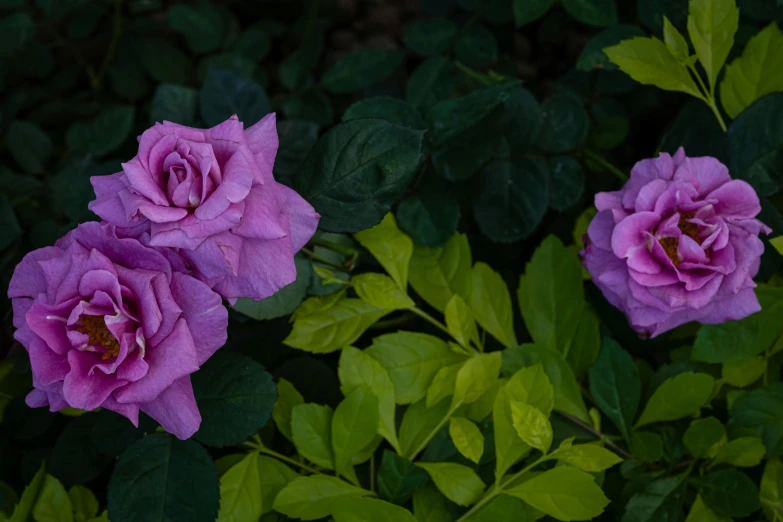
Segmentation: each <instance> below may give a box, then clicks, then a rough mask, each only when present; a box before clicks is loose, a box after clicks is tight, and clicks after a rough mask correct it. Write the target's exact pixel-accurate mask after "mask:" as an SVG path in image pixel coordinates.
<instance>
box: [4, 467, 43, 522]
mask: <svg viewBox="0 0 783 522" xmlns="http://www.w3.org/2000/svg"><path fill="white" fill-rule="evenodd" d="M46 477H47V474H46V469H45V468H44V465H43V464H41V467H40V468H38V471H37V472H36V473H35V476H34V477H33V480H31V481H30V483H29V484H28V485H27V486H25V488H24V491H22V498H20V499H19V502H18V503H17V504H16V506H14V512H13V514H12V515H11V518H9V519H8V522H27V521H28V520H29V518H30V511H31V510H32V509H33V506H34V504H35V500H36V499H37V498H38V494H39V493H40V492H41V488H42V487H43V485H44V482H45V481H46Z"/></svg>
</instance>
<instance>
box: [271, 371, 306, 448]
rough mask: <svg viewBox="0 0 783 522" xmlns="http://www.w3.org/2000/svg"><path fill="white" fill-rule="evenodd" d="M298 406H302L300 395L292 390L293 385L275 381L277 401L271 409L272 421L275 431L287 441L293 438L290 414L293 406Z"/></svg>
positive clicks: (302, 401)
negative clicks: (275, 427)
mask: <svg viewBox="0 0 783 522" xmlns="http://www.w3.org/2000/svg"><path fill="white" fill-rule="evenodd" d="M300 404H304V398H303V397H302V394H301V393H299V392H298V391H297V390H296V388H294V385H293V384H291V383H290V382H288V381H287V380H285V379H283V378H280V379H279V380H278V381H277V400H276V401H275V406H274V408H273V409H272V419H274V421H275V425H276V426H277V430H278V431H279V432H280V433H282V434H283V436H284V437H285V438H286V439H288V440H292V437H293V435H292V433H291V414H292V411H293V409H294V406H298V405H300Z"/></svg>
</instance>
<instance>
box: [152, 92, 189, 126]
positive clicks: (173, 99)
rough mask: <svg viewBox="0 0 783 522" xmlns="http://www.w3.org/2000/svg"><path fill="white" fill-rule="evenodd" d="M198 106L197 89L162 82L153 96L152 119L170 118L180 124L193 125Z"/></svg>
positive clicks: (160, 120)
mask: <svg viewBox="0 0 783 522" xmlns="http://www.w3.org/2000/svg"><path fill="white" fill-rule="evenodd" d="M197 106H198V91H197V90H196V89H193V88H191V87H182V86H179V85H172V84H170V83H162V84H160V85H158V88H157V89H156V90H155V95H154V96H153V97H152V107H151V108H150V121H151V122H153V123H154V122H162V121H164V120H168V121H171V122H174V123H179V124H180V125H193V123H194V122H195V120H196V108H197Z"/></svg>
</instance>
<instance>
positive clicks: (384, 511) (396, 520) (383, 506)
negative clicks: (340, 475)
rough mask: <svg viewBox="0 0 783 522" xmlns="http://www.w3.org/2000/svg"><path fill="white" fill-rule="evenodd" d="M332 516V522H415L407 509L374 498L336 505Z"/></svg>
mask: <svg viewBox="0 0 783 522" xmlns="http://www.w3.org/2000/svg"><path fill="white" fill-rule="evenodd" d="M332 514H333V516H334V522H365V521H370V520H371V521H372V522H416V518H414V516H413V514H412V513H411V512H410V511H408V510H407V509H405V508H402V507H400V506H395V505H393V504H389V503H388V502H384V501H383V500H378V499H376V498H352V499H351V500H350V501H349V502H344V503H341V504H338V505H337V506H336V507H335V509H334V512H333V513H332Z"/></svg>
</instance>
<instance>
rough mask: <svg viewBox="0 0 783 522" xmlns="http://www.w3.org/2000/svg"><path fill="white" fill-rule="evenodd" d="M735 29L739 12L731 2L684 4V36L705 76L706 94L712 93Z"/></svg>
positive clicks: (693, 1) (695, 0) (701, 0)
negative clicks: (685, 27) (686, 19)
mask: <svg viewBox="0 0 783 522" xmlns="http://www.w3.org/2000/svg"><path fill="white" fill-rule="evenodd" d="M738 27H739V9H737V4H736V3H735V1H734V0H690V2H689V3H688V36H690V37H691V43H692V44H693V48H694V49H695V50H696V56H698V57H699V63H701V65H702V67H704V71H705V72H706V73H707V79H708V85H709V86H710V92H714V86H715V82H716V81H717V80H718V74H719V73H720V70H721V68H722V67H723V64H724V63H725V62H726V57H727V56H728V55H729V51H731V46H732V45H734V33H736V32H737V28H738Z"/></svg>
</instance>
